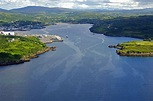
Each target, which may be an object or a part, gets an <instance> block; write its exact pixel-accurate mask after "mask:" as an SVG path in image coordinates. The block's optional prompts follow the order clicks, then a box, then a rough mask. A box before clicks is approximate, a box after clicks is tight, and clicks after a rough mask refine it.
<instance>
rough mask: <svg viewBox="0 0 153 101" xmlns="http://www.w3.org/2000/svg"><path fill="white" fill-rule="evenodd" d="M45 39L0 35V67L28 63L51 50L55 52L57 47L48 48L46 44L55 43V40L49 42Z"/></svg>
mask: <svg viewBox="0 0 153 101" xmlns="http://www.w3.org/2000/svg"><path fill="white" fill-rule="evenodd" d="M45 37H46V36H45ZM45 37H42V38H41V39H39V38H38V37H36V36H24V37H23V36H12V35H0V66H5V65H13V64H19V63H24V62H28V61H30V59H31V58H36V57H38V55H39V54H42V53H45V52H47V51H49V50H53V51H54V50H55V49H56V47H55V46H53V47H47V46H46V44H45V43H46V41H47V42H49V41H50V42H53V41H54V40H48V37H46V38H45ZM49 38H50V36H49ZM45 39H47V40H45ZM54 39H55V38H54ZM44 40H45V41H44ZM42 41H44V43H43V42H42Z"/></svg>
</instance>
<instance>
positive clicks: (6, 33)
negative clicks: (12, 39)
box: [0, 31, 15, 36]
mask: <svg viewBox="0 0 153 101" xmlns="http://www.w3.org/2000/svg"><path fill="white" fill-rule="evenodd" d="M0 34H1V35H11V36H14V35H15V32H4V31H0Z"/></svg>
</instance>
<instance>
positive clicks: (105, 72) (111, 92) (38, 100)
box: [0, 24, 153, 101]
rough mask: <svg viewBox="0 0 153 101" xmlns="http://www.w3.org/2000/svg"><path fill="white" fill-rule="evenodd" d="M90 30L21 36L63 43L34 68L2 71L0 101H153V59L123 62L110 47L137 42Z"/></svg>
mask: <svg viewBox="0 0 153 101" xmlns="http://www.w3.org/2000/svg"><path fill="white" fill-rule="evenodd" d="M90 27H91V25H89V24H58V25H55V26H49V27H47V28H45V29H42V30H31V31H30V32H22V33H35V34H56V35H59V36H61V37H63V38H64V42H62V43H53V44H49V46H56V47H57V50H56V51H50V52H47V53H45V54H42V55H40V57H39V58H37V59H32V60H31V61H30V62H27V63H24V64H19V65H12V66H5V67H1V68H0V101H153V96H152V95H153V58H152V57H146V58H144V57H120V56H118V55H117V54H116V53H115V49H110V48H108V45H110V44H117V43H120V42H125V41H130V40H134V39H133V38H124V37H120V38H118V37H107V36H104V35H98V34H93V33H91V32H90V31H89V28H90ZM66 36H68V38H66Z"/></svg>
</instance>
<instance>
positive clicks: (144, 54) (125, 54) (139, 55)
mask: <svg viewBox="0 0 153 101" xmlns="http://www.w3.org/2000/svg"><path fill="white" fill-rule="evenodd" d="M116 53H117V54H118V55H120V56H133V57H134V56H135V57H152V56H153V52H151V53H123V52H120V51H119V50H116Z"/></svg>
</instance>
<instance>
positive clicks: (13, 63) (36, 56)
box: [0, 46, 56, 66]
mask: <svg viewBox="0 0 153 101" xmlns="http://www.w3.org/2000/svg"><path fill="white" fill-rule="evenodd" d="M55 50H56V47H55V46H52V47H46V48H44V49H43V50H41V51H38V52H37V53H35V54H31V55H30V56H26V57H24V58H22V59H20V60H18V61H8V62H3V63H0V66H8V65H17V64H22V63H25V62H30V60H31V59H34V58H38V57H39V55H41V54H43V53H46V52H48V51H55Z"/></svg>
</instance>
